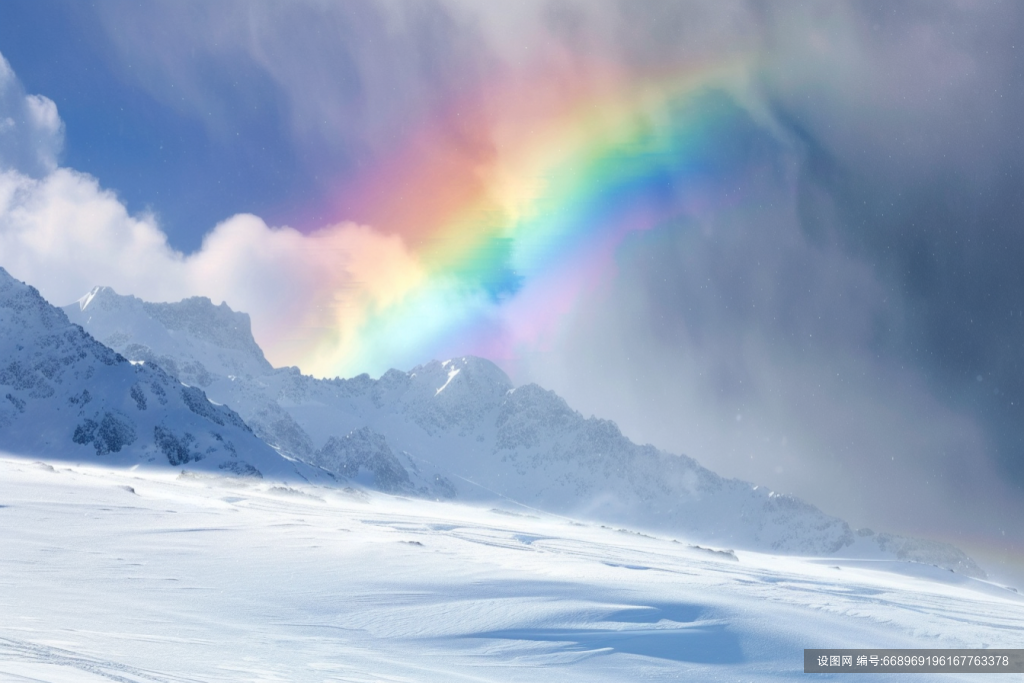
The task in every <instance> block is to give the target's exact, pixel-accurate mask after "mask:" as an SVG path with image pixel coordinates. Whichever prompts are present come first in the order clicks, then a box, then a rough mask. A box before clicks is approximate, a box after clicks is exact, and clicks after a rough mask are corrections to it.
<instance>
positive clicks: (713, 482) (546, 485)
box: [64, 288, 983, 575]
mask: <svg viewBox="0 0 1024 683" xmlns="http://www.w3.org/2000/svg"><path fill="white" fill-rule="evenodd" d="M94 292H96V293H97V295H101V297H102V298H101V301H102V302H104V303H103V304H102V305H100V306H96V307H94V306H93V303H94V302H95V301H96V297H95V296H94V297H93V298H92V300H91V301H89V302H87V303H86V305H82V303H81V301H80V302H79V303H78V304H71V305H69V306H66V307H64V310H65V312H67V313H68V315H69V317H70V318H71V319H73V320H77V321H79V322H80V323H81V324H83V326H84V327H86V328H88V329H90V330H92V331H93V332H94V334H96V336H97V337H98V338H100V339H102V340H105V341H107V342H109V343H110V344H111V346H113V347H114V348H117V349H119V350H120V351H121V352H122V353H127V354H128V355H129V356H132V355H135V356H137V357H138V358H139V359H152V362H155V363H157V364H159V363H160V361H161V359H167V360H169V361H170V363H171V364H172V366H173V368H175V369H177V371H178V372H179V375H180V376H179V379H181V380H182V381H186V379H188V378H193V379H201V380H203V388H204V390H206V391H207V392H208V393H209V395H210V396H211V397H212V398H213V399H214V400H216V401H218V402H220V403H224V404H227V405H230V406H232V407H233V408H235V409H236V410H237V411H238V412H239V414H240V415H242V416H243V418H244V419H245V420H246V422H247V423H248V424H250V425H251V426H252V428H253V430H254V432H255V433H256V434H257V435H258V436H260V438H262V439H263V440H264V441H266V442H268V443H270V444H272V445H274V446H275V447H276V448H277V449H279V450H280V451H281V452H283V453H286V454H287V455H289V456H290V457H294V458H296V459H299V460H303V461H306V462H309V463H312V464H315V465H318V466H322V467H325V468H326V469H328V470H329V471H331V472H332V473H333V474H335V475H336V476H338V477H340V478H342V479H349V480H352V481H355V482H359V483H362V484H364V485H367V486H370V487H377V488H381V489H382V490H386V491H388V492H390V493H398V494H408V495H423V496H428V497H434V498H439V499H440V498H457V499H462V500H467V501H474V500H490V501H493V500H494V499H495V496H498V497H501V498H503V499H506V500H511V501H516V502H517V503H519V504H522V505H526V506H528V507H536V508H538V509H542V510H546V511H549V512H555V513H558V514H566V515H581V516H585V517H591V518H593V519H595V520H602V521H606V522H611V523H616V524H629V525H632V526H634V527H639V528H648V529H652V530H658V531H674V532H677V533H685V534H688V535H689V536H690V537H692V538H695V539H697V540H700V541H701V542H705V543H713V544H718V545H728V546H736V547H746V548H751V549H763V550H769V551H772V552H783V553H798V554H812V555H813V554H820V555H834V554H836V553H839V552H843V553H846V554H851V555H883V556H887V557H888V556H897V555H902V558H901V559H910V560H914V561H921V562H927V563H930V564H940V565H942V566H946V567H948V568H951V569H955V570H957V571H960V572H962V573H965V574H971V575H982V574H983V572H982V570H981V569H980V568H979V567H978V566H977V565H976V564H975V563H974V562H973V560H971V559H970V558H969V557H967V556H966V555H965V554H964V553H963V552H962V551H959V550H958V549H956V548H954V547H953V546H949V545H948V544H942V543H939V542H932V541H927V542H923V541H918V540H917V539H910V538H906V537H902V536H897V535H892V534H874V532H867V531H862V532H859V533H855V532H854V530H853V529H851V528H850V527H849V525H848V524H847V523H846V522H844V521H843V520H841V519H838V518H836V517H832V516H830V515H827V514H825V513H823V512H821V511H820V510H819V509H818V508H816V507H815V506H813V505H810V504H809V503H806V502H804V501H802V500H800V499H798V498H796V497H794V496H791V495H788V494H779V493H775V492H772V491H769V490H768V489H766V488H764V487H760V486H754V485H752V484H749V483H747V482H743V481H740V480H736V479H724V478H722V477H720V476H718V475H717V474H715V473H713V472H711V471H710V470H707V469H706V468H704V467H702V466H700V465H699V463H697V462H696V461H695V460H693V459H692V458H690V457H688V456H685V455H676V454H670V453H666V452H664V451H661V450H659V449H657V448H655V447H653V446H651V445H638V444H634V443H632V442H631V441H630V440H629V439H627V438H626V437H625V436H623V435H622V433H621V432H620V431H619V429H618V427H617V426H616V425H615V423H614V422H612V421H610V420H602V419H599V418H594V417H592V418H584V417H583V416H582V415H580V414H579V413H578V412H577V411H575V410H573V409H572V408H571V407H570V406H569V405H568V404H567V403H566V402H565V400H564V399H562V398H561V397H559V396H558V395H557V394H555V393H554V392H552V391H549V390H546V389H544V388H542V387H540V386H538V385H535V384H527V385H523V386H520V387H515V386H513V384H512V382H511V381H510V380H509V378H508V376H507V375H506V374H505V373H504V372H503V371H502V370H501V369H500V368H498V367H497V366H496V365H494V364H493V363H491V362H490V361H487V360H485V359H480V358H475V357H472V356H466V357H461V358H454V359H449V360H446V361H431V362H429V363H425V364H422V365H419V366H416V367H415V368H413V369H411V370H409V371H408V372H402V371H399V370H394V369H392V370H389V371H387V372H386V373H384V374H383V375H382V376H381V377H380V378H378V379H376V380H375V379H372V378H371V377H370V376H369V375H366V374H363V375H358V376H356V377H352V378H348V379H343V378H333V379H317V378H313V377H310V376H307V375H303V374H302V373H301V372H300V371H299V370H298V368H272V367H270V365H269V363H266V362H265V358H264V359H263V362H258V360H254V359H256V358H257V357H256V356H255V355H253V354H252V352H251V346H257V348H258V345H257V344H256V342H255V339H253V338H252V334H251V328H250V327H249V326H248V325H245V326H236V327H235V328H234V333H235V334H237V335H242V336H244V337H245V339H243V340H241V341H238V342H237V343H234V344H233V346H232V347H231V348H228V347H225V346H218V345H216V344H211V343H210V342H209V341H208V339H209V335H204V334H199V335H196V334H181V333H178V332H177V331H175V330H171V329H168V328H167V327H166V326H163V325H162V323H160V320H159V319H158V317H157V316H158V315H160V316H163V318H167V317H170V318H172V319H176V318H177V317H178V314H177V312H176V311H175V307H179V306H180V307H181V308H182V309H185V308H189V309H197V310H193V315H192V318H191V319H193V320H212V319H214V318H215V316H216V315H218V314H217V313H216V312H214V311H211V310H206V311H205V312H204V311H202V310H198V309H202V308H204V307H205V308H206V309H218V310H219V311H220V313H219V315H225V314H226V313H225V312H224V311H223V309H224V308H227V310H228V311H230V308H228V307H227V306H226V304H221V306H214V305H213V304H212V302H210V301H209V300H208V299H190V300H186V302H182V304H153V305H152V306H158V307H160V308H159V309H151V308H147V305H146V302H142V301H141V300H138V299H135V298H134V297H123V296H122V295H119V294H116V292H114V291H113V290H110V289H109V288H108V289H100V290H94ZM153 311H159V313H158V314H154V313H152V312H153ZM231 313H234V312H233V311H232V312H231ZM235 315H244V314H235ZM161 319H162V318H161ZM245 320H246V321H248V317H247V316H246V318H245ZM157 323H159V324H157ZM179 327H180V326H179ZM161 328H162V329H161ZM259 358H262V352H261V353H260V354H259ZM165 362H166V361H165ZM229 370H239V372H238V373H237V374H231V373H230V372H228V371H229ZM186 383H187V382H186ZM398 467H401V468H402V471H400V470H399V469H398ZM375 482H379V483H375Z"/></svg>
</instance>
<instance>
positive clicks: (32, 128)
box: [0, 55, 64, 177]
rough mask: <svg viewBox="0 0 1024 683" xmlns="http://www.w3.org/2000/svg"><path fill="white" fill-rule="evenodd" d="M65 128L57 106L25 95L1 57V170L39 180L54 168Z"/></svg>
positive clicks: (35, 96) (44, 99)
mask: <svg viewBox="0 0 1024 683" xmlns="http://www.w3.org/2000/svg"><path fill="white" fill-rule="evenodd" d="M63 144H64V125H63V123H61V120H60V117H59V116H58V115H57V105H55V104H54V103H53V101H52V100H49V99H47V98H46V97H43V96H41V95H26V94H25V90H24V88H22V86H21V82H20V81H19V80H18V78H17V76H15V74H14V71H13V70H12V69H11V65H10V64H8V63H7V60H6V59H5V58H4V56H3V55H0V169H4V168H6V169H16V170H18V171H20V172H21V173H25V174H27V175H31V176H34V177H39V176H41V175H45V174H46V173H49V172H50V171H53V170H54V169H56V168H57V159H58V156H59V154H60V151H61V148H62V147H63Z"/></svg>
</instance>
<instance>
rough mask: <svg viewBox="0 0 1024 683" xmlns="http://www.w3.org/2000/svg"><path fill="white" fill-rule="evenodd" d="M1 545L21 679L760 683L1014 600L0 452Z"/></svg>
mask: <svg viewBox="0 0 1024 683" xmlns="http://www.w3.org/2000/svg"><path fill="white" fill-rule="evenodd" d="M0 548H2V552H0V615H2V618H0V680H2V681H17V682H19V683H28V682H29V681H50V682H73V683H99V682H101V681H122V682H127V681H132V682H160V683H172V682H173V683H184V682H186V681H188V682H193V681H296V682H297V681H317V682H321V681H360V682H362V681H366V682H369V681H394V682H397V681H405V682H408V681H416V682H420V681H443V682H445V683H452V682H459V681H467V682H468V681H473V682H475V683H482V682H485V681H501V682H508V681H520V682H525V681H543V682H545V683H547V682H549V681H559V682H561V683H570V682H572V681H616V682H620V681H641V680H643V681H677V680H692V681H778V680H789V679H798V678H802V677H804V674H802V673H801V672H802V661H803V660H802V655H803V648H805V647H850V648H853V647H880V648H881V647H888V648H896V647H921V648H944V647H991V648H1009V647H1019V646H1020V644H1021V634H1022V633H1024V599H1022V598H1021V596H1019V595H1017V594H1016V593H1014V592H1011V591H1010V590H1007V589H1006V588H1004V587H1001V586H997V585H995V584H992V583H988V582H985V581H981V580H977V579H970V578H967V577H964V576H960V575H957V574H954V573H951V572H949V571H945V570H939V569H936V568H934V567H932V566H928V565H917V564H908V563H897V562H874V563H872V562H866V561H862V562H860V563H856V562H853V561H836V560H835V559H831V558H830V559H825V560H815V559H814V558H795V557H783V556H774V555H768V554H759V553H753V552H743V551H737V552H735V553H733V554H732V555H730V554H727V553H721V552H710V551H709V550H708V549H699V548H694V547H691V545H690V544H689V543H688V542H687V539H683V538H677V539H672V538H670V537H652V536H645V535H640V534H637V533H634V532H630V531H628V530H616V529H609V528H605V527H601V526H596V525H591V524H581V523H579V522H574V521H572V520H569V519H565V518H560V517H555V516H550V515H543V514H536V515H526V514H522V513H516V512H513V511H510V510H502V509H488V508H474V507H470V506H464V505H462V504H457V503H451V502H446V503H438V502H433V501H427V500H423V499H409V498H401V497H394V496H390V495H387V494H383V493H379V492H366V491H364V490H357V489H349V490H345V489H341V488H336V487H335V488H331V487H320V486H315V485H310V484H302V485H300V484H294V485H291V486H288V487H284V486H281V485H274V484H272V483H270V482H268V481H265V480H258V479H239V478H231V477H225V476H220V475H212V474H206V473H200V474H194V475H193V474H189V473H181V472H177V471H172V470H167V469H165V470H145V471H143V470H141V469H136V470H134V471H132V470H124V469H120V470H118V469H103V468H98V467H83V466H78V465H71V464H68V463H66V462H61V461H50V462H49V463H42V462H32V461H30V460H23V459H16V458H12V457H8V456H0ZM897 679H898V680H903V678H900V677H898V676H891V677H889V676H885V675H877V676H876V677H873V678H872V680H880V681H884V680H897ZM936 679H937V680H950V681H952V680H984V681H993V682H994V681H998V680H1019V675H1005V676H1004V675H983V676H978V675H974V676H971V675H964V674H959V675H958V674H943V675H932V676H929V680H936Z"/></svg>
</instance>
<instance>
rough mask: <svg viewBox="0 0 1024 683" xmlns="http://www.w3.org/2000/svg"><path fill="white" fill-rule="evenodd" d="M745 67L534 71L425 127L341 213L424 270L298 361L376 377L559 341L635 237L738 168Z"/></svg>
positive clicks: (360, 303)
mask: <svg viewBox="0 0 1024 683" xmlns="http://www.w3.org/2000/svg"><path fill="white" fill-rule="evenodd" d="M742 73H743V69H742V67H741V66H737V65H730V66H726V67H716V68H713V69H712V68H705V69H696V70H693V71H691V72H688V73H685V74H681V75H680V74H673V75H671V76H662V77H658V78H649V79H645V80H643V81H640V82H626V80H625V79H624V78H623V77H621V76H618V75H616V74H609V75H607V76H606V77H605V78H603V79H596V80H597V82H596V83H595V82H589V83H587V84H584V85H581V86H579V87H567V86H565V84H561V83H550V82H546V81H545V80H544V79H543V78H541V79H531V80H523V81H521V82H520V83H519V84H512V85H509V84H504V85H503V86H502V87H496V88H494V89H493V90H492V91H491V92H489V93H486V94H485V95H484V96H480V97H477V98H476V99H475V100H474V101H473V102H471V103H465V102H463V103H461V104H460V105H459V106H453V107H452V108H451V109H450V110H449V111H446V112H445V113H444V114H443V115H442V116H440V117H438V118H437V119H435V120H434V121H431V122H429V123H426V124H425V125H424V126H423V128H422V129H421V130H419V131H417V132H416V133H414V134H413V135H412V136H409V137H408V138H407V139H405V140H404V143H403V145H402V151H401V152H400V153H397V154H395V155H393V156H392V157H391V158H389V159H388V160H387V161H385V162H384V163H382V164H381V166H380V168H378V169H376V170H375V171H374V172H373V173H370V174H368V175H367V178H366V180H365V181H364V182H362V183H361V184H359V185H358V186H357V187H350V188H348V189H347V190H345V191H342V192H340V193H339V196H340V197H341V199H339V202H338V206H337V207H335V209H334V210H335V211H336V212H337V213H339V214H344V213H346V212H350V213H355V214H357V215H359V214H361V216H362V217H365V221H364V222H366V223H369V224H370V225H372V226H373V227H374V228H375V229H380V230H383V231H385V232H388V233H391V234H397V235H400V236H401V238H402V240H403V241H404V243H405V244H406V245H407V247H408V249H409V250H410V251H411V252H412V255H413V257H414V259H415V263H416V266H415V267H410V268H408V269H406V272H403V273H402V274H401V276H400V277H398V278H397V280H396V281H395V282H394V283H393V286H390V287H389V289H388V291H389V292H390V293H389V295H388V297H387V298H386V300H372V301H371V300H359V299H358V297H357V298H351V297H350V298H349V299H347V300H346V303H345V304H344V305H342V306H339V309H338V312H337V316H336V319H335V320H334V321H333V322H331V323H330V324H329V325H328V327H331V328H332V333H331V334H330V335H328V336H327V337H326V338H323V339H322V343H318V344H317V345H316V346H315V347H313V348H311V349H310V350H309V351H308V353H307V354H306V358H304V359H303V360H302V363H301V365H302V367H303V368H311V369H313V371H314V372H315V373H317V374H329V375H333V374H340V375H346V374H350V373H354V372H362V371H365V370H367V369H369V370H371V371H373V372H380V371H383V370H384V369H386V368H387V367H392V366H395V367H405V366H409V365H413V364H415V363H418V362H423V361H426V360H428V359H429V358H431V357H437V356H439V355H445V356H448V355H463V354H467V353H473V354H478V355H483V356H487V357H491V358H494V359H502V358H509V357H511V356H513V355H514V354H515V353H516V352H517V350H518V349H521V348H523V347H526V346H533V347H537V346H541V347H542V346H544V345H545V344H547V343H549V342H550V341H551V339H552V335H554V334H556V333H557V330H558V326H559V321H561V320H563V319H564V318H565V316H566V315H567V314H568V313H570V312H571V311H572V309H573V306H574V305H575V303H576V302H577V301H578V300H579V298H580V296H581V295H583V294H584V293H585V292H587V291H588V290H592V289H593V287H594V286H595V285H597V284H599V283H600V282H602V281H603V280H605V279H607V276H608V273H609V270H610V269H613V268H614V265H615V254H616V250H617V249H618V248H619V247H620V245H621V244H622V242H623V241H624V240H625V238H626V236H627V235H628V234H630V233H633V232H637V231H644V230H650V229H652V228H655V227H658V226H663V225H665V224H666V223H669V222H672V221H674V220H678V219H679V218H680V217H682V216H686V215H688V214H689V213H692V212H693V211H695V210H697V209H699V208H701V206H702V203H706V202H707V201H708V197H709V196H710V195H711V194H713V193H711V192H709V189H712V188H714V187H718V186H721V185H722V184H723V183H725V182H727V181H728V180H729V178H730V177H731V176H732V175H733V174H735V173H736V170H737V168H739V166H740V165H741V164H742V161H743V158H744V155H745V150H744V149H743V144H742V140H737V139H736V131H737V130H738V129H739V128H741V127H742V123H743V121H744V120H746V117H747V116H748V115H747V114H746V113H745V112H744V110H743V109H742V108H741V107H739V106H738V105H737V104H736V101H735V99H734V98H732V97H731V96H729V95H728V88H729V84H730V83H734V82H735V81H736V79H737V78H740V77H741V74H742ZM538 83H540V85H538ZM465 118H470V119H477V120H478V123H476V124H474V125H467V124H466V123H465V122H464V121H461V120H460V124H461V125H460V126H459V130H460V131H463V139H457V140H455V141H452V140H450V139H448V138H450V137H451V136H450V135H448V136H447V137H446V131H447V129H445V127H444V125H443V123H444V122H445V121H451V120H453V119H465ZM439 121H440V122H441V123H439ZM466 131H468V132H466ZM346 217H348V216H346ZM385 276H386V277H391V278H395V275H394V273H391V274H389V275H384V274H382V275H381V277H385ZM364 277H369V278H373V277H375V276H374V275H373V274H370V275H364ZM364 284H365V283H364Z"/></svg>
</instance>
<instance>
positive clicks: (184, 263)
mask: <svg viewBox="0 0 1024 683" xmlns="http://www.w3.org/2000/svg"><path fill="white" fill-rule="evenodd" d="M0 265H2V266H3V267H5V268H6V269H7V270H8V271H9V272H10V273H11V274H12V275H14V276H15V277H17V278H20V279H22V280H25V281H26V282H28V283H29V284H31V285H33V286H35V287H37V288H38V289H39V290H40V292H41V293H42V294H43V296H44V297H46V298H47V299H48V300H49V301H51V302H53V303H55V304H58V305H59V304H65V303H69V302H71V301H74V300H76V299H78V298H79V297H81V296H82V295H83V294H85V293H86V292H87V291H89V289H91V288H92V287H93V286H95V285H98V284H102V285H108V286H111V287H113V288H114V289H115V290H117V291H119V292H121V293H124V294H134V295H136V296H139V297H141V298H143V299H146V300H149V301H177V300H180V299H182V298H185V297H189V296H208V297H210V298H211V299H213V300H214V301H215V302H220V301H226V302H228V304H229V305H231V306H232V307H233V308H235V309H236V310H241V311H245V312H247V313H249V314H250V315H251V316H252V319H253V328H254V333H255V334H256V337H257V339H258V340H259V342H260V344H261V345H263V346H264V348H265V349H266V350H267V352H268V356H269V357H270V359H271V361H272V362H276V363H277V364H287V363H294V362H296V360H297V359H300V358H310V357H311V356H312V357H318V358H320V357H322V358H337V357H338V355H339V348H338V347H341V346H344V345H346V344H351V343H353V340H354V336H355V331H356V329H357V327H358V326H359V325H360V323H361V322H362V317H361V316H362V314H363V311H365V310H366V309H367V307H369V306H373V305H382V304H386V303H388V302H389V301H391V300H393V299H394V298H395V297H397V296H401V295H402V293H404V292H405V291H407V290H408V288H409V287H411V286H412V285H413V284H414V283H415V282H416V281H417V278H418V274H419V273H420V269H419V265H418V264H417V262H416V261H415V259H414V258H413V257H412V256H411V255H410V254H409V252H408V251H407V250H406V248H405V245H404V244H403V243H402V241H401V239H400V238H398V237H395V236H384V235H381V234H379V233H377V232H375V231H373V230H372V229H370V228H367V227H365V226H359V225H355V224H352V223H343V224H338V225H333V226H328V227H326V228H324V229H322V230H319V231H317V232H315V233H312V234H309V235H304V234H302V233H300V232H298V231H297V230H294V229H292V228H288V227H282V228H274V227H270V226H268V225H267V224H266V223H264V222H263V220H261V219H260V218H258V217H256V216H252V215H244V214H243V215H236V216H233V217H231V218H229V219H228V220H226V221H224V222H222V223H220V224H219V225H217V226H216V227H215V228H214V229H213V231H212V232H210V233H209V234H208V235H207V237H206V239H205V240H204V241H203V245H202V247H201V248H200V249H199V250H198V251H197V252H195V253H193V254H189V255H185V254H182V253H181V252H178V251H176V250H174V249H172V248H171V247H170V246H169V245H168V243H167V237H166V235H165V234H164V233H163V232H162V231H161V230H160V227H159V225H158V224H157V223H156V221H155V220H154V218H153V217H152V216H147V215H143V216H132V215H130V214H129V213H128V211H127V210H126V209H125V207H124V205H123V204H122V203H121V202H120V201H119V200H118V198H117V197H116V196H115V195H114V194H113V193H112V192H110V191H107V190H104V189H103V188H101V187H100V185H99V183H98V182H97V181H96V180H95V179H94V178H92V177H91V176H88V175H86V174H82V173H79V172H76V171H74V170H71V169H66V168H60V169H57V170H55V171H54V172H52V173H50V174H48V175H46V176H45V177H43V178H41V179H35V178H31V177H29V176H27V175H24V174H22V173H19V172H17V171H6V172H4V173H2V174H0ZM330 329H333V330H334V332H333V333H332V334H325V331H327V330H330ZM325 345H326V346H327V347H331V348H324V347H325ZM308 369H310V370H319V371H321V372H324V373H327V372H330V371H331V368H329V367H323V368H315V367H314V368H308Z"/></svg>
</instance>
